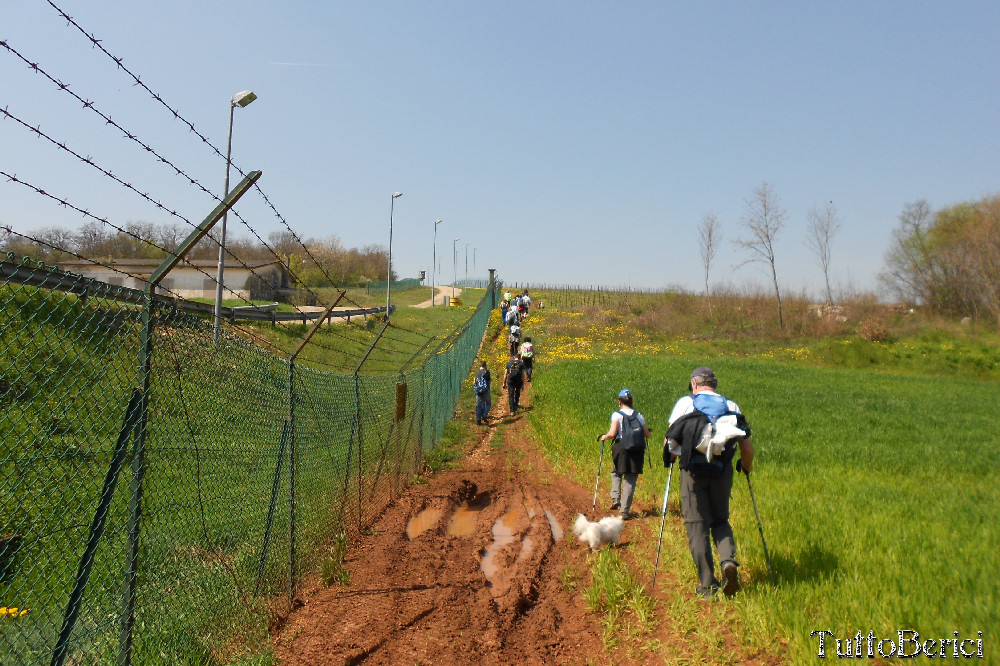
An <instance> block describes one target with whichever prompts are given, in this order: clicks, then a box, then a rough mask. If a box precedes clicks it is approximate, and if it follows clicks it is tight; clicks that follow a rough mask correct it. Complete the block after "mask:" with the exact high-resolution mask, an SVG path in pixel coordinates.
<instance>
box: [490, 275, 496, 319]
mask: <svg viewBox="0 0 1000 666" xmlns="http://www.w3.org/2000/svg"><path fill="white" fill-rule="evenodd" d="M496 270H497V269H495V268H491V269H490V286H489V289H490V309H491V310H496V309H497V289H496V284H497V283H496V275H495V274H496Z"/></svg>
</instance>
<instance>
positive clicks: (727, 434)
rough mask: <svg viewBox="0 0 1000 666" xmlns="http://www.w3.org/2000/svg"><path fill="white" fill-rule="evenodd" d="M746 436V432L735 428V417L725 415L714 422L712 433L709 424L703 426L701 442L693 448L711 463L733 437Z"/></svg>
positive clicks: (733, 415)
mask: <svg viewBox="0 0 1000 666" xmlns="http://www.w3.org/2000/svg"><path fill="white" fill-rule="evenodd" d="M746 436H747V434H746V432H744V431H743V430H740V429H739V428H737V427H736V415H735V414H727V415H726V416H721V417H719V420H718V421H716V422H715V429H714V431H713V429H712V424H711V423H707V424H705V429H704V430H703V431H702V433H701V441H699V442H698V445H697V446H695V448H696V449H698V450H699V451H701V452H702V453H704V454H705V458H707V459H708V461H709V462H712V458H713V457H715V456H717V455H720V454H722V451H723V449H725V448H726V442H728V441H729V440H731V439H733V438H734V437H746Z"/></svg>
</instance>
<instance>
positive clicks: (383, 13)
mask: <svg viewBox="0 0 1000 666" xmlns="http://www.w3.org/2000/svg"><path fill="white" fill-rule="evenodd" d="M53 3H54V4H55V5H56V6H58V7H60V8H61V9H63V10H65V11H66V13H68V14H69V15H71V16H72V17H73V18H74V19H75V20H76V21H77V22H78V23H79V24H80V25H81V26H82V27H84V28H85V29H86V30H87V31H89V32H91V33H92V34H94V35H95V36H96V37H97V38H99V39H100V40H102V41H101V43H102V44H103V45H104V47H105V48H106V49H107V50H108V51H110V52H111V53H112V54H114V55H115V56H117V57H120V58H122V59H123V62H124V63H125V65H126V66H127V67H128V68H129V69H130V70H131V71H132V72H134V73H136V74H139V75H140V76H141V78H142V80H143V82H144V83H146V84H147V85H148V86H149V87H150V88H151V89H153V90H154V91H155V92H156V93H157V94H159V95H160V96H161V97H162V98H163V99H164V100H165V101H166V102H167V103H168V104H169V105H170V106H171V107H173V108H175V109H176V110H178V111H179V112H180V113H181V115H182V116H184V117H185V118H186V119H187V120H189V121H191V122H192V123H193V124H194V125H195V127H196V128H197V129H198V131H199V132H201V133H202V134H204V135H205V136H207V137H208V138H209V139H210V140H211V141H212V143H214V144H215V145H216V146H218V147H219V148H220V149H222V150H223V151H224V150H225V142H226V133H227V129H228V120H229V115H228V114H229V99H230V97H231V96H232V94H233V93H235V92H237V91H240V90H244V89H252V90H253V91H254V92H255V93H257V95H258V96H259V99H258V100H257V101H256V102H254V103H253V104H252V105H251V106H248V107H247V108H245V109H236V118H235V126H234V137H233V161H234V163H235V164H236V165H237V166H239V167H240V168H242V169H244V170H250V169H260V170H262V171H263V173H264V176H263V178H262V179H261V181H260V185H261V188H262V189H263V191H264V192H265V194H266V195H267V196H268V198H269V199H270V200H271V201H272V202H273V203H274V205H275V206H276V208H277V209H278V211H279V212H280V213H281V215H282V216H283V217H284V218H285V219H286V220H287V221H288V222H289V223H290V224H291V226H292V227H293V228H294V229H295V230H296V231H297V232H298V233H299V234H301V235H302V236H306V237H309V236H313V237H323V236H329V235H336V236H338V237H339V238H340V239H341V240H342V242H343V243H344V244H345V245H347V246H364V245H368V244H373V243H377V244H382V245H384V244H385V243H386V242H387V240H388V223H389V203H390V195H391V193H392V192H394V191H402V192H403V193H404V196H403V197H402V198H400V199H398V200H397V201H396V204H395V209H394V217H393V223H394V224H393V227H394V231H393V234H394V235H393V263H394V266H395V267H396V269H397V271H398V272H399V273H400V274H401V275H402V276H410V275H414V274H416V272H417V271H419V270H421V269H429V267H430V264H431V254H432V241H433V230H434V220H435V219H436V218H441V219H442V220H443V222H442V224H441V225H440V226H439V228H438V238H437V240H438V245H437V249H438V256H439V257H441V258H442V261H441V267H442V272H443V278H444V281H449V280H450V278H451V275H452V273H453V270H456V271H457V273H458V276H459V277H464V274H465V252H466V243H469V248H468V253H469V270H470V273H472V272H473V270H472V269H473V250H474V252H475V267H476V271H475V272H476V273H477V274H479V275H485V272H486V271H485V269H486V267H496V268H497V269H498V270H499V272H500V274H501V275H502V276H503V277H504V278H505V279H506V280H509V281H517V282H526V281H527V282H534V283H540V282H542V283H561V284H604V285H633V286H638V287H647V288H662V287H667V286H680V287H684V288H688V289H691V290H699V289H700V288H701V286H702V284H703V275H702V271H703V268H702V263H701V259H700V256H699V250H698V242H697V226H698V223H699V222H700V221H701V219H702V218H703V217H704V216H705V215H706V214H709V213H711V214H714V215H716V216H717V217H718V219H719V222H720V224H721V228H722V234H723V244H722V246H721V248H720V252H719V255H718V258H717V259H716V262H715V265H714V266H713V269H712V282H713V283H723V282H724V283H728V284H731V285H733V286H738V287H739V286H744V285H748V284H755V283H756V284H761V285H764V286H767V284H768V283H767V280H768V277H767V276H766V275H765V274H764V272H763V271H762V269H761V267H759V265H749V266H743V267H740V268H737V266H739V264H741V263H742V262H743V261H744V259H746V258H747V256H746V254H745V253H744V252H743V251H740V250H737V249H736V248H734V246H733V245H732V241H733V240H735V239H736V238H739V237H742V236H745V232H743V231H742V229H741V228H740V220H741V218H742V217H743V215H744V214H745V211H746V201H747V200H748V199H749V198H750V197H751V196H752V194H753V191H754V189H755V188H757V187H758V186H760V185H761V183H763V182H767V183H769V184H770V185H771V186H772V187H773V189H774V192H775V193H776V194H777V195H778V197H779V199H780V203H781V206H782V207H783V208H784V210H785V211H786V222H785V227H784V229H783V230H782V231H781V233H780V235H779V236H778V242H777V244H776V248H775V250H776V264H777V271H778V277H779V281H780V282H781V284H782V287H783V288H784V289H786V290H790V291H807V292H809V293H811V294H812V295H814V296H817V297H818V296H819V295H820V293H821V285H822V273H821V272H820V270H819V268H818V261H817V259H816V258H815V256H814V255H813V254H812V252H811V251H810V250H809V249H808V248H807V247H806V245H805V242H804V241H805V234H806V231H805V230H806V220H807V213H808V211H809V209H810V208H812V207H814V206H822V205H824V204H826V203H827V202H828V201H832V202H833V203H834V205H835V206H836V209H837V211H838V214H839V218H840V220H841V222H842V229H841V231H840V232H839V234H838V235H837V236H836V237H835V239H834V243H833V249H832V253H833V260H832V270H831V273H832V275H831V277H832V281H833V282H834V284H835V286H838V287H840V288H846V289H853V290H875V289H877V288H878V283H877V278H876V275H877V273H878V272H879V270H881V268H882V265H883V255H884V253H885V250H886V249H887V247H888V244H889V239H890V235H891V232H892V229H893V228H894V227H895V226H896V224H897V216H898V215H899V213H900V211H901V210H902V208H903V206H904V205H905V204H906V203H908V202H912V201H915V200H917V199H921V198H923V199H927V200H928V201H929V202H930V204H931V205H932V207H935V208H940V207H944V206H948V205H951V204H955V203H959V202H963V201H969V200H975V199H979V198H981V197H983V196H987V195H991V194H995V193H997V192H998V189H1000V188H998V187H997V184H998V176H1000V168H998V160H997V155H1000V132H998V131H997V130H998V127H1000V118H998V114H997V111H998V109H1000V85H998V84H1000V76H998V66H1000V65H998V63H1000V42H998V40H996V38H995V30H996V26H998V25H1000V4H998V3H995V2H961V3H953V2H935V3H931V2H879V3H872V2H831V3H804V2H795V3H793V2H787V3H780V2H768V3H759V2H699V3H665V2H657V3H652V2H633V3H607V2H604V3H598V2H576V3H570V2H543V3H538V2H503V3H468V2H422V3H414V2H406V3H401V2H400V3H396V2H365V3H341V2H304V1H303V2H287V3H275V2H270V3H265V2H239V3H237V2H230V1H229V0H213V1H212V2H189V1H187V0H175V1H174V2H170V3H152V2H135V1H133V2H119V1H118V0H104V1H102V2H99V3H94V2H83V1H82V0H53ZM0 40H6V41H7V42H8V44H9V45H10V46H12V47H13V48H15V49H16V50H17V51H18V52H20V53H22V54H23V55H24V56H25V57H27V58H28V59H29V60H31V61H33V62H37V63H38V64H39V65H40V66H41V67H43V68H44V69H45V70H46V71H48V72H49V73H50V74H52V75H53V76H54V77H55V78H57V79H59V80H60V81H62V82H64V83H68V84H69V85H70V86H71V87H72V89H73V90H74V91H76V92H77V93H78V94H79V95H80V96H81V97H83V98H85V99H87V100H90V101H93V102H94V104H95V106H96V107H98V108H100V109H101V110H102V111H104V112H105V113H107V114H108V115H110V116H111V117H112V118H114V120H115V121H116V122H118V123H120V124H121V125H122V126H124V127H126V128H127V129H129V131H132V132H133V133H134V134H136V135H137V136H139V137H140V138H141V139H142V140H143V141H145V142H146V143H148V144H150V145H151V146H153V147H154V148H155V149H156V150H157V151H158V152H160V153H161V154H163V155H164V156H166V157H168V158H169V159H170V160H171V161H172V162H174V163H175V164H177V165H178V166H180V167H181V169H183V170H184V171H185V172H186V173H188V174H189V175H191V176H192V177H194V178H195V179H197V180H198V181H199V182H201V183H203V184H204V185H206V186H207V187H208V188H210V189H212V190H213V191H216V192H221V190H222V186H223V180H224V175H225V173H224V171H225V162H224V160H223V159H222V158H220V157H219V156H218V155H215V154H214V153H213V152H212V151H211V150H210V149H208V148H207V147H206V146H205V145H203V143H202V142H201V141H200V140H199V139H198V138H197V137H196V136H195V135H194V134H193V133H191V132H190V131H188V130H187V128H186V127H185V126H184V125H182V124H181V123H179V122H177V121H176V120H175V119H174V118H173V117H172V115H171V114H170V113H169V112H168V111H167V110H166V109H165V108H164V107H163V106H161V105H159V104H158V103H157V102H155V101H154V100H152V99H151V98H150V96H149V94H148V93H146V92H145V91H143V90H142V89H141V88H140V87H138V86H135V85H133V82H132V81H131V80H130V79H129V78H128V77H127V76H126V75H125V74H123V73H121V72H119V71H117V70H116V68H115V67H114V65H113V63H112V62H111V61H110V60H109V59H108V58H107V57H106V56H105V55H104V54H102V53H101V52H100V51H99V50H97V49H95V48H93V47H92V46H91V45H89V42H87V40H86V38H85V37H84V36H83V35H81V34H80V33H79V32H78V31H77V30H76V29H75V28H73V27H72V26H67V24H66V21H64V20H62V19H61V18H60V17H59V16H58V14H57V12H56V10H55V9H53V8H52V6H50V4H49V3H48V2H46V1H45V0H20V1H19V2H5V3H2V4H0ZM81 106H82V105H80V104H79V103H78V102H76V101H75V100H73V99H71V98H70V97H69V96H68V95H66V94H65V93H63V92H60V91H59V90H57V89H56V87H55V86H54V85H52V84H51V83H50V82H49V81H47V80H45V79H44V78H43V77H42V76H40V75H38V74H35V73H34V72H32V71H31V70H30V69H29V68H28V67H26V66H25V65H24V64H23V63H22V62H20V61H19V60H18V59H17V58H15V57H14V56H13V55H12V54H10V53H8V52H7V51H5V50H2V49H0V107H5V108H7V109H8V111H9V112H10V113H11V114H14V115H16V116H17V117H19V118H21V119H23V120H25V121H27V122H28V123H30V124H31V125H33V126H38V127H40V128H41V129H42V130H43V131H45V132H46V133H48V134H50V135H51V136H53V137H54V138H56V139H57V140H59V141H62V142H65V144H66V145H67V146H69V147H73V148H74V150H76V151H77V152H79V153H81V154H84V155H87V156H89V157H92V158H93V159H94V161H95V162H96V163H98V164H101V165H102V166H104V167H105V168H107V169H109V170H110V171H112V172H113V173H115V174H116V175H119V176H121V177H122V178H123V179H124V180H127V181H128V182H130V183H133V184H134V185H135V186H136V188H137V189H139V190H141V191H143V192H148V193H150V195H151V196H153V198H155V199H157V200H158V201H161V202H163V203H164V204H166V205H167V206H168V207H170V208H172V209H174V210H176V211H178V212H179V213H181V214H182V215H184V216H185V217H186V218H187V219H190V220H193V221H200V220H201V219H202V218H203V217H204V216H205V215H206V214H207V213H208V212H209V211H210V210H211V209H212V207H213V206H214V203H213V202H212V201H211V199H210V198H209V197H208V196H207V195H206V194H204V193H203V192H200V191H199V190H198V189H197V188H195V187H192V186H191V185H189V184H187V183H186V181H185V180H184V179H182V178H179V177H177V176H176V175H175V174H173V173H172V171H171V170H170V169H168V168H166V167H165V166H164V165H162V164H159V163H157V161H156V160H155V159H152V158H150V156H149V155H148V154H146V153H145V152H144V151H143V150H141V149H140V148H138V147H137V146H136V145H135V144H134V143H132V142H129V141H128V140H126V139H124V138H122V136H121V133H120V132H119V131H117V130H115V129H114V128H112V127H109V126H107V125H106V124H105V123H104V122H103V121H101V120H100V119H99V118H98V117H97V116H95V115H94V114H92V113H89V112H87V111H85V110H84V109H82V108H81ZM0 169H3V170H4V171H7V172H9V173H15V174H17V175H18V177H19V178H23V179H24V180H27V181H29V182H32V183H33V184H36V185H38V186H40V187H43V188H44V189H46V190H47V191H49V192H53V193H58V194H59V195H60V196H61V197H64V198H66V199H68V200H70V201H72V202H73V203H74V204H76V205H78V206H80V207H81V208H85V209H88V210H91V211H92V212H94V213H95V214H98V215H100V216H102V217H107V218H108V219H110V220H112V221H114V222H116V223H118V224H124V223H125V222H127V221H129V220H144V221H152V222H157V223H166V222H171V221H176V219H175V218H171V216H169V215H168V214H165V213H164V212H163V211H161V210H158V209H157V208H156V207H154V206H152V205H150V204H149V203H147V202H145V201H143V200H142V199H141V198H140V197H138V196H137V195H136V194H134V193H133V192H130V191H128V190H126V189H124V188H122V187H120V186H118V185H116V184H115V183H113V182H111V181H110V180H109V179H107V178H106V177H104V176H100V175H98V174H95V173H94V172H93V170H92V169H89V167H87V166H86V165H84V164H82V163H81V162H80V161H79V160H76V159H75V158H72V157H71V156H69V155H67V154H66V153H65V152H64V151H61V150H59V149H57V148H54V147H52V146H50V145H48V144H46V143H45V142H43V141H40V140H39V139H37V138H34V137H32V136H30V134H29V133H28V132H27V131H25V130H24V128H22V127H21V126H19V125H18V124H17V123H15V122H13V121H11V120H9V119H8V120H3V119H0ZM236 178H237V177H236V176H235V175H234V182H235V179H236ZM238 210H239V211H240V213H241V215H242V216H243V217H245V218H246V219H247V220H248V221H249V222H250V223H251V225H252V226H253V227H254V228H255V229H256V230H257V231H258V232H259V233H260V234H261V235H263V236H266V234H267V233H268V232H270V231H274V230H277V229H280V228H281V225H280V222H279V221H278V220H277V219H276V217H275V216H274V214H273V213H272V212H271V211H270V210H269V209H268V208H267V207H266V206H265V205H264V204H263V202H262V201H261V200H260V197H259V196H258V195H256V194H250V195H247V197H246V198H245V199H244V201H242V202H241V203H240V204H239V205H238ZM82 221H83V218H82V217H81V215H80V214H79V213H73V212H71V211H66V210H64V209H62V208H60V207H59V206H57V205H54V204H52V203H51V202H48V201H46V200H44V199H43V198H42V197H39V196H38V195H36V194H32V193H30V192H27V191H25V190H24V188H20V187H18V186H17V185H15V184H12V183H8V182H0V224H4V225H10V226H12V227H13V228H14V229H17V230H22V231H26V232H28V231H31V230H34V229H37V228H39V227H42V226H50V225H60V226H68V227H74V228H75V227H77V226H79V224H80V223H81V222H82ZM231 229H232V230H233V231H232V233H237V234H241V235H247V232H246V230H245V229H241V228H240V226H239V224H238V223H236V224H234V223H233V222H232V220H231ZM455 237H460V238H461V240H460V241H458V243H457V244H455V243H454V242H453V239H454V238H455ZM453 246H457V248H458V255H459V256H458V262H457V269H455V268H453V263H452V249H453Z"/></svg>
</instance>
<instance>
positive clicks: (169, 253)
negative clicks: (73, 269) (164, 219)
mask: <svg viewBox="0 0 1000 666" xmlns="http://www.w3.org/2000/svg"><path fill="white" fill-rule="evenodd" d="M0 176H3V177H4V178H7V180H9V181H10V182H13V183H17V184H19V185H21V186H23V187H26V188H28V189H30V190H33V191H35V192H36V193H38V194H40V195H42V196H44V197H47V198H49V199H51V200H53V201H55V202H56V203H58V204H59V205H61V206H64V207H66V208H70V209H72V210H75V211H77V212H78V213H80V214H82V215H83V216H84V217H87V218H90V219H92V220H94V221H96V222H100V223H101V224H105V225H107V226H109V227H111V228H112V229H114V230H116V231H118V232H119V233H122V234H125V235H126V236H129V237H130V238H133V239H135V240H137V241H139V242H140V243H146V244H148V245H150V246H151V247H153V248H155V249H156V250H159V251H160V252H163V253H164V255H165V256H172V255H173V251H171V250H168V249H166V248H164V247H161V246H160V245H158V244H156V243H155V242H153V241H152V240H149V239H145V238H143V237H141V236H139V235H138V234H136V233H135V232H132V231H129V230H128V229H124V228H122V227H120V226H118V225H117V224H115V223H114V222H111V221H110V220H108V219H107V218H103V217H100V216H97V215H94V214H93V213H91V212H90V211H88V210H86V209H84V208H80V207H79V206H76V205H75V204H72V203H70V202H69V201H67V200H66V199H65V198H61V197H58V196H56V195H54V194H51V193H49V192H46V191H45V190H44V189H42V188H41V187H38V186H37V185H32V184H31V183H29V182H27V181H25V180H23V179H21V178H18V177H17V176H16V175H14V174H11V173H8V172H6V171H4V170H3V169H0ZM19 235H20V234H19ZM36 240H37V239H36ZM45 245H46V246H48V247H51V248H52V249H55V250H57V251H60V252H67V253H69V254H73V255H74V256H80V255H78V254H77V253H76V252H72V251H70V250H67V249H66V248H61V247H55V246H52V245H50V244H48V243H46V244H45ZM82 258H84V259H86V260H87V261H94V260H93V259H90V258H88V257H82ZM94 263H97V264H99V265H101V266H103V265H104V264H102V263H100V262H96V261H94ZM186 265H187V266H188V267H189V268H192V269H194V270H195V271H197V272H199V273H201V274H202V275H204V276H205V277H207V278H208V279H210V280H211V281H212V282H214V283H215V284H216V285H218V284H219V280H218V278H217V277H213V276H212V275H210V274H208V273H207V272H205V271H204V270H202V269H200V268H198V267H197V266H195V265H194V264H192V263H190V262H187V263H186ZM248 270H251V272H253V271H252V269H249V267H248ZM129 275H131V274H129ZM258 277H260V276H259V275H258ZM143 279H144V278H143ZM262 279H263V278H262ZM268 284H270V283H268ZM222 288H223V289H224V290H225V291H228V292H229V293H230V294H232V295H233V296H234V297H235V298H236V299H238V300H240V301H243V302H244V303H246V304H247V305H248V306H250V307H252V308H254V309H255V310H260V307H259V306H258V305H256V304H254V303H253V302H251V301H250V300H248V299H247V298H245V297H243V296H242V295H240V294H239V293H238V292H236V291H233V290H232V289H231V288H229V287H226V286H225V285H224V284H223V286H222ZM293 307H295V306H293ZM296 309H297V308H296ZM299 312H300V313H301V310H300V311H299Z"/></svg>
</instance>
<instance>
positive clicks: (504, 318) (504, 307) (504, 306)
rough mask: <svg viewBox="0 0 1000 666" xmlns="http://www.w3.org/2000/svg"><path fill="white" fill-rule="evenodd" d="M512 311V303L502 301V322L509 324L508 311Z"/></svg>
mask: <svg viewBox="0 0 1000 666" xmlns="http://www.w3.org/2000/svg"><path fill="white" fill-rule="evenodd" d="M508 310H510V303H508V302H507V301H505V300H502V299H501V300H500V321H501V322H503V323H504V324H506V323H507V311H508Z"/></svg>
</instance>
